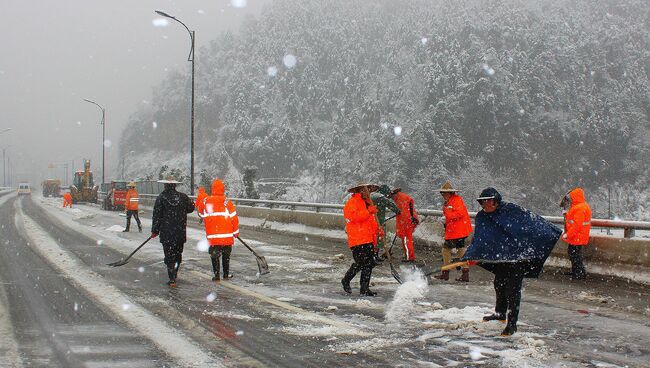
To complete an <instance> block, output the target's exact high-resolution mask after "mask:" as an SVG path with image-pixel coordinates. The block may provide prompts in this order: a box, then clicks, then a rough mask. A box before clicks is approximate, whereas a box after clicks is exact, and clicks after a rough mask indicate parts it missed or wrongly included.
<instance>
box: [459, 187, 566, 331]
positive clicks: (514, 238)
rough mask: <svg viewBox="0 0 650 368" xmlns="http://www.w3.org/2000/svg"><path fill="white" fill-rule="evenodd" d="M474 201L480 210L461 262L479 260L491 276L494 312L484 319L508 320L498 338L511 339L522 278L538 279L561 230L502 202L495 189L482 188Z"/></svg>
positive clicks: (517, 313)
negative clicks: (472, 234) (470, 241)
mask: <svg viewBox="0 0 650 368" xmlns="http://www.w3.org/2000/svg"><path fill="white" fill-rule="evenodd" d="M477 200H478V203H479V204H480V205H481V208H482V210H481V211H479V212H478V213H477V214H476V220H475V225H476V229H475V231H474V239H473V240H472V244H470V246H469V247H468V248H467V251H466V252H465V256H464V257H463V260H472V261H478V265H479V266H481V267H483V268H485V269H486V270H488V271H490V272H492V273H493V274H494V291H495V292H496V306H495V308H494V312H495V313H494V314H492V315H489V316H485V317H483V320H484V321H492V320H500V321H504V322H505V320H506V319H507V321H508V324H507V325H506V327H505V329H504V330H503V332H502V333H501V336H510V335H512V334H514V333H515V332H516V331H517V320H518V318H519V304H520V302H521V287H522V283H523V280H524V277H529V278H536V277H539V274H540V273H541V272H542V267H543V266H544V262H545V261H546V258H548V256H549V254H551V251H552V250H553V247H554V246H555V244H556V243H557V241H558V240H559V239H560V234H561V233H562V231H561V230H560V229H559V228H557V227H556V226H555V225H553V224H551V223H550V222H548V221H546V220H545V219H544V218H542V217H541V216H538V215H536V214H534V213H532V212H530V211H528V210H526V209H524V208H521V207H519V206H518V205H516V204H513V203H507V202H503V201H501V194H499V192H497V191H496V189H494V188H486V189H484V190H483V191H482V192H481V195H480V196H479V198H477Z"/></svg>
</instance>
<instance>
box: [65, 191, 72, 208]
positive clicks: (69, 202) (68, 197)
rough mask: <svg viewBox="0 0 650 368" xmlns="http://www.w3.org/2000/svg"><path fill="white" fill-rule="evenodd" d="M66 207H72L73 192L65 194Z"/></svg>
mask: <svg viewBox="0 0 650 368" xmlns="http://www.w3.org/2000/svg"><path fill="white" fill-rule="evenodd" d="M66 207H70V208H72V194H70V193H69V192H66V193H64V194H63V208H66Z"/></svg>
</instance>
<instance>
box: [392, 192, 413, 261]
mask: <svg viewBox="0 0 650 368" xmlns="http://www.w3.org/2000/svg"><path fill="white" fill-rule="evenodd" d="M390 197H391V198H392V199H393V201H394V202H395V204H396V205H397V207H398V208H399V210H400V213H399V215H397V216H396V217H395V227H396V235H397V237H398V238H400V239H401V240H402V248H404V259H403V262H415V251H414V249H413V232H414V231H415V227H416V226H418V224H419V223H420V218H419V216H418V214H417V212H416V211H415V201H413V198H411V196H409V195H408V194H406V193H404V192H402V189H401V188H395V189H393V190H392V191H391V196H390Z"/></svg>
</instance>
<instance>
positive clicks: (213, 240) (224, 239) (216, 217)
mask: <svg viewBox="0 0 650 368" xmlns="http://www.w3.org/2000/svg"><path fill="white" fill-rule="evenodd" d="M224 193H225V186H224V185H223V183H222V182H221V180H219V179H215V180H214V181H213V182H212V195H210V196H207V197H206V198H205V199H204V200H203V202H202V203H198V207H197V210H198V213H199V216H201V217H202V218H203V223H204V224H205V235H206V237H207V239H208V244H210V259H211V260H212V271H213V272H214V277H212V281H219V280H221V276H220V269H219V268H220V264H221V265H223V278H224V279H226V280H227V279H231V278H232V274H231V273H230V254H231V252H232V246H233V245H234V244H235V238H236V237H237V236H239V218H238V217H237V211H236V210H235V205H233V204H232V202H231V201H230V200H229V199H227V198H226V196H225V194H224ZM220 258H221V262H220Z"/></svg>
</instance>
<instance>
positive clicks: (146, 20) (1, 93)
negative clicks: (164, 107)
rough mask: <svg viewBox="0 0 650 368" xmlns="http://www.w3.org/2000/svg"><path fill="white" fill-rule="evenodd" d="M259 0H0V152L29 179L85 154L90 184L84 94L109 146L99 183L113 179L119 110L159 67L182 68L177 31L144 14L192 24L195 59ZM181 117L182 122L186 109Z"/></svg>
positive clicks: (90, 121) (96, 130) (89, 118)
mask: <svg viewBox="0 0 650 368" xmlns="http://www.w3.org/2000/svg"><path fill="white" fill-rule="evenodd" d="M269 1H270V0H248V1H243V0H238V1H235V2H236V3H246V6H245V7H243V8H237V7H234V6H232V4H231V0H210V1H208V0H205V1H198V0H177V1H173V0H159V1H153V0H137V1H132V0H130V1H129V0H110V1H88V0H65V1H45V0H40V1H20V0H3V1H2V2H0V13H1V14H3V20H2V22H0V35H2V36H0V39H1V45H2V46H1V50H2V51H1V52H2V57H0V131H2V130H3V129H5V128H11V129H12V130H11V131H9V132H6V133H0V150H1V149H2V148H6V149H7V150H6V151H7V155H8V156H9V157H10V160H11V164H12V165H13V166H14V168H15V173H16V179H17V180H29V181H31V182H32V185H33V186H36V185H39V182H40V181H41V180H42V179H44V178H46V177H54V176H56V177H58V178H62V176H63V168H62V167H61V166H59V167H58V168H56V171H54V170H52V169H48V165H49V164H50V163H54V164H62V163H64V162H67V163H68V164H69V166H71V164H72V161H73V160H74V162H75V166H76V169H81V161H82V159H83V158H89V159H91V160H92V170H93V172H94V175H95V180H96V182H97V183H99V182H100V180H101V154H102V152H101V144H102V128H101V125H100V124H99V122H100V120H101V110H100V109H99V108H98V107H97V106H95V105H92V104H90V103H87V102H84V101H83V99H84V98H87V99H90V100H94V101H96V102H97V103H99V104H100V105H102V106H104V107H105V108H106V139H107V140H108V141H110V142H111V143H112V144H111V146H110V147H107V148H106V181H109V180H110V179H111V178H114V177H115V176H114V174H115V173H116V170H117V167H118V164H119V160H121V157H119V155H118V150H119V147H118V143H119V137H120V134H121V132H122V130H123V129H124V128H125V126H126V122H127V119H128V117H129V115H130V114H131V113H133V112H134V111H135V110H136V108H137V107H138V105H139V104H143V103H147V102H148V101H149V100H150V99H151V94H152V93H151V92H152V88H153V87H154V86H155V85H157V84H158V83H159V82H160V81H162V79H163V78H164V76H165V74H166V73H167V72H168V71H172V70H182V71H189V70H190V63H189V62H188V61H187V56H188V53H189V46H190V38H189V35H188V33H187V31H186V30H185V28H183V27H182V26H181V25H180V24H178V23H176V22H174V21H170V23H169V25H168V26H166V27H155V26H154V25H153V23H152V21H153V20H154V19H158V18H160V17H159V16H158V15H156V14H155V13H154V10H162V11H164V12H166V13H168V14H171V15H173V16H176V17H177V18H178V19H180V20H181V21H183V22H184V23H185V24H186V25H187V26H188V27H189V28H190V29H192V30H195V31H196V46H197V60H198V58H199V57H200V54H199V53H198V50H200V48H201V46H205V45H207V44H208V42H209V41H210V40H211V39H214V38H215V37H216V35H217V34H218V33H219V32H221V31H224V30H227V29H233V30H237V27H238V25H239V24H240V23H241V22H242V21H243V20H244V19H246V18H247V17H249V16H253V15H257V14H259V11H260V9H261V8H262V6H263V4H265V3H267V2H269ZM198 65H200V63H199V62H197V68H198ZM199 93H200V91H197V95H199ZM188 103H189V90H188ZM187 121H188V126H189V116H188V119H187ZM188 134H189V133H188ZM1 154H2V153H1V152H0V155H1ZM188 157H189V156H188ZM0 164H1V163H0ZM188 165H189V158H188ZM0 170H2V168H1V167H0ZM68 176H69V179H68V180H70V178H71V174H70V171H69V172H68ZM1 183H2V172H1V171H0V185H1ZM14 184H15V183H14Z"/></svg>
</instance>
